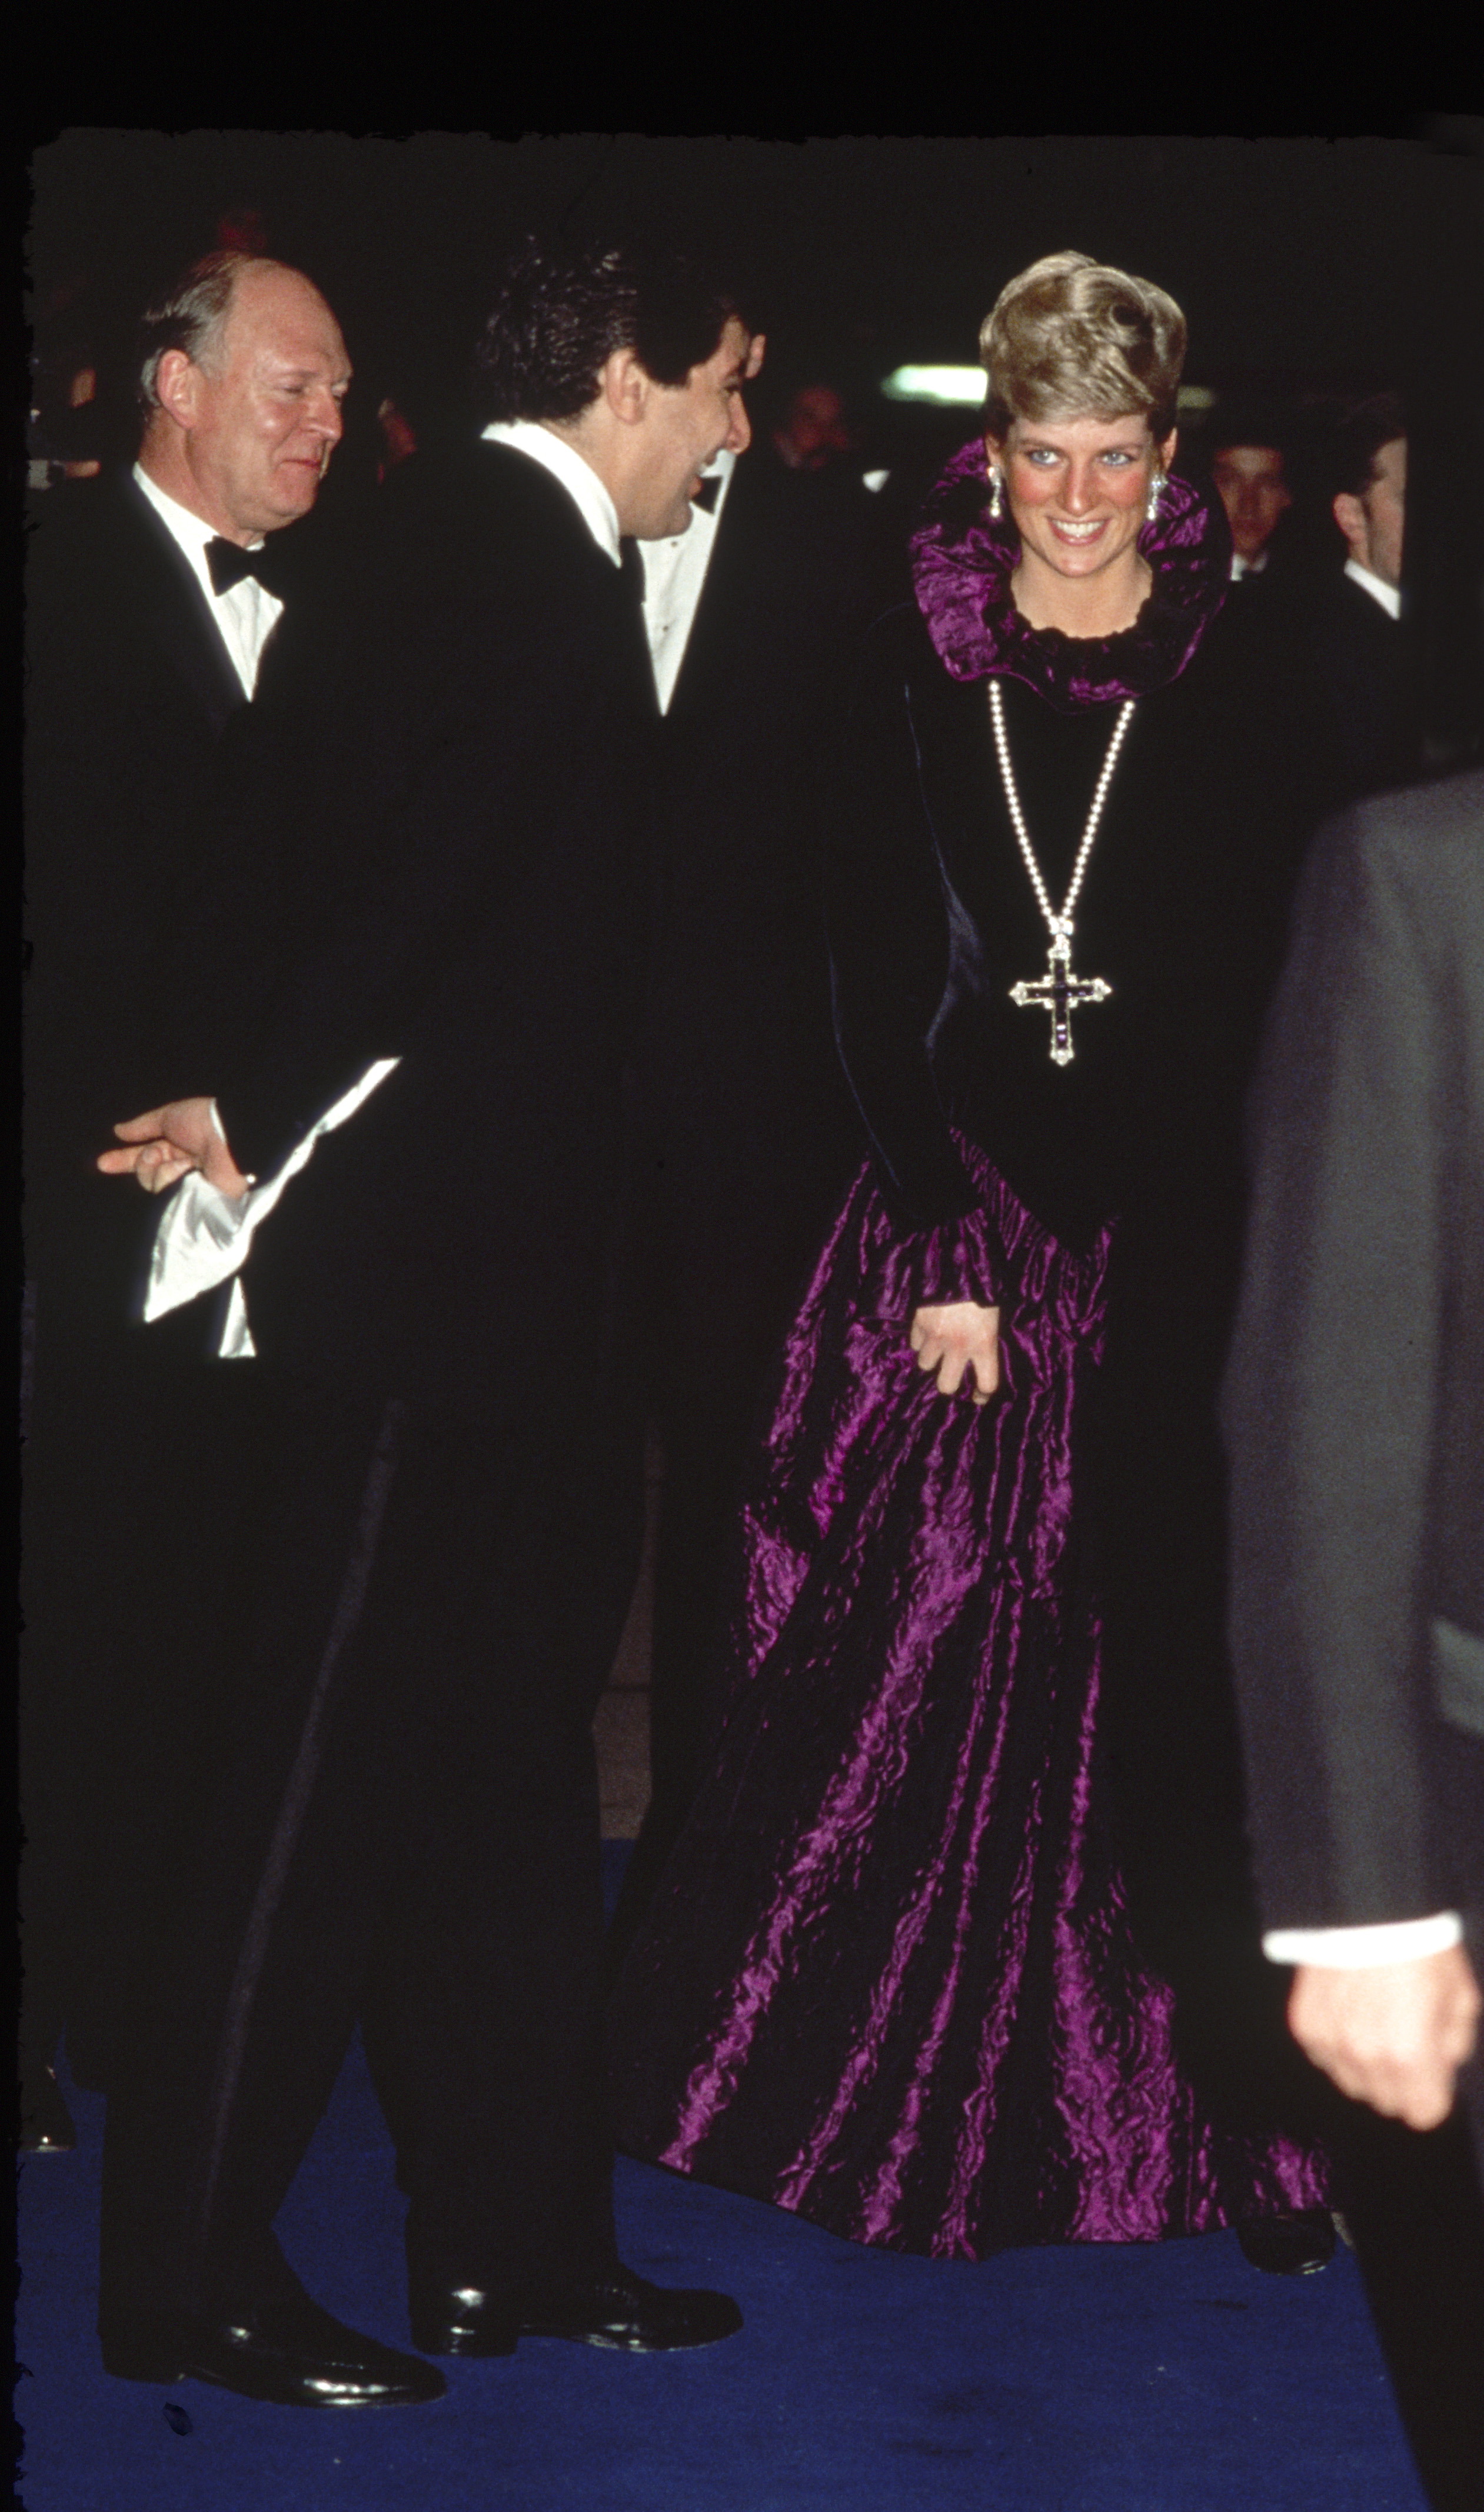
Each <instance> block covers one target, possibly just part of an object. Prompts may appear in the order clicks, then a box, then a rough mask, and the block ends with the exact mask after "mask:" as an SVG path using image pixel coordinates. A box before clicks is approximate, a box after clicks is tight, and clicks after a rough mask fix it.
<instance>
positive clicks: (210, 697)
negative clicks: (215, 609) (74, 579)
mask: <svg viewBox="0 0 1484 2512" xmlns="http://www.w3.org/2000/svg"><path fill="white" fill-rule="evenodd" d="M123 493H124V499H125V506H124V512H125V515H126V516H127V518H128V520H129V527H130V529H129V534H128V537H129V539H130V540H131V541H132V542H133V544H134V565H135V568H136V570H137V582H136V586H135V592H136V595H137V615H138V618H139V622H140V626H141V628H142V630H143V633H144V634H145V635H146V636H149V637H152V638H153V640H154V642H155V644H156V645H157V646H158V648H159V650H160V653H161V655H162V656H163V657H164V659H165V662H166V665H167V667H168V668H169V669H170V670H171V671H172V672H174V673H175V674H176V677H177V678H178V679H179V680H181V681H183V682H184V684H185V686H186V687H187V688H188V689H189V690H190V692H191V695H192V696H193V698H194V699H195V700H196V702H197V704H198V705H199V706H200V708H201V710H202V713H203V715H204V716H205V718H206V721H207V724H208V726H210V729H211V731H212V733H213V735H214V736H215V735H218V734H219V733H220V732H221V730H222V728H223V726H225V724H226V722H227V719H228V717H230V716H233V715H235V714H236V713H237V711H238V709H239V708H240V707H243V706H246V704H247V702H248V701H247V692H246V690H245V689H244V687H243V686H242V682H241V680H240V679H239V677H238V674H237V670H236V667H235V666H234V664H233V662H232V658H231V656H230V655H229V653H228V652H227V649H226V646H225V643H224V642H223V639H222V635H221V631H220V629H219V628H218V627H217V625H216V622H215V619H214V618H213V616H212V612H211V608H210V605H209V604H208V602H207V598H206V595H205V594H204V593H203V592H202V590H201V586H200V584H199V583H198V581H197V579H196V576H195V574H194V573H193V571H192V569H191V566H190V563H189V561H188V560H187V558H186V556H185V554H184V552H183V551H182V550H181V549H180V548H179V546H178V545H177V543H176V540H175V539H174V538H173V536H172V534H171V532H170V531H169V530H168V529H167V527H166V525H165V524H164V523H163V522H162V521H161V519H160V517H159V516H158V515H157V514H156V513H155V511H154V509H153V507H152V506H151V505H150V503H149V500H148V498H147V497H146V496H144V495H143V493H142V491H140V490H139V488H138V486H137V483H136V482H135V481H134V480H127V481H125V482H124V484H123Z"/></svg>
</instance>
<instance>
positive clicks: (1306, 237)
mask: <svg viewBox="0 0 1484 2512" xmlns="http://www.w3.org/2000/svg"><path fill="white" fill-rule="evenodd" d="M1434 130H1435V136H1434V137H1430V138H1428V137H1416V138H1396V137H1375V138H1366V137H1356V138H1341V139H1305V138H1286V137H1285V138H1258V139H1244V138H1234V137H1233V138H1178V137H1175V138H1169V137H1150V138H1121V137H1113V138H1108V137H1093V138H1083V137H1070V138H1028V139H1020V138H977V139H974V138H968V139H965V138H920V139H918V138H881V139H869V138H868V139H852V138H819V139H807V140H803V141H786V140H769V139H751V138H736V139H724V138H701V139H680V138H675V139H672V138H645V137H604V136H598V137H553V138H545V137H531V138H526V139H521V140H514V141H509V140H496V139H491V138H489V137H486V136H483V135H481V134H478V133H460V132H452V133H450V132H426V133H421V134H418V135H416V136H414V137H409V138H401V139H397V138H383V137H352V136H350V135H348V134H344V133H338V132H310V133H277V132H255V131H237V132H233V131H228V132H211V131H194V132H187V133H179V134H172V133H159V132H148V131H98V130H73V131H64V132H62V133H60V134H59V136H58V137H56V138H54V139H51V140H48V141H45V142H43V143H42V144H41V145H40V146H39V147H38V148H37V149H36V151H35V153H34V156H33V159H32V169H31V172H32V186H33V199H32V211H31V221H30V230H29V244H30V260H31V274H32V279H33V284H34V303H35V321H36V325H37V331H38V347H39V348H40V350H41V351H42V353H43V355H44V356H45V357H47V358H48V359H49V360H50V359H52V358H54V357H55V355H56V354H57V353H58V350H59V346H60V345H61V343H62V340H63V335H64V334H68V333H70V334H74V335H76V336H81V335H82V334H84V333H86V334H90V335H91V336H93V337H95V338H96V339H97V340H98V343H99V345H100V347H101V348H102V349H103V350H104V351H105V352H107V351H110V350H116V347H117V344H118V335H119V333H120V330H121V327H122V328H123V329H124V330H125V331H126V332H127V325H128V322H129V320H130V319H131V318H132V317H133V315H134V314H135V313H136V312H137V309H138V307H139V305H140V304H141V302H142V301H143V300H144V298H145V297H146V296H147V295H148V294H150V293H151V292H152V291H153V290H154V289H155V288H156V287H158V286H159V285H160V284H162V282H163V281H165V280H167V279H169V278H170V277H172V276H173V275H174V273H175V272H176V269H177V268H178V267H179V266H180V265H181V264H183V263H184V262H185V261H187V260H189V259H190V258H191V257H192V256H193V255H195V254H197V253H200V252H204V251H207V250H209V249H210V248H211V246H212V245H213V244H214V243H215V241H216V240H217V235H218V227H219V223H220V221H221V220H222V219H223V218H224V217H225V218H228V219H231V220H236V221H238V222H242V221H252V220H254V219H255V221H256V222H257V229H258V231H259V232H260V233H261V235H262V238H263V241H264V243H265V245H266V248H267V249H268V250H269V251H271V252H273V253H274V254H277V255H280V256H282V257H283V258H284V259H286V260H289V261H293V262H295V263H298V264H301V265H302V266H303V267H304V268H306V269H307V270H308V271H309V272H310V273H311V274H312V275H313V276H314V277H315V278H316V279H317V280H318V281H319V283H320V285H321V286H322V287H323V289H324V290H325V293H326V294H327V295H328V296H329V297H330V298H331V301H332V303H333V305H334V306H335V308H336V310H337V312H338V313H339V314H340V316H341V320H342V323H343V326H344V329H345V332H346V334H347V337H348V338H349V341H350V346H351V351H352V355H353V356H354V357H355V358H356V360H357V363H358V365H359V366H360V368H361V369H362V371H363V374H364V375H365V376H366V379H367V381H368V384H371V383H380V382H381V381H382V380H383V378H384V377H385V376H386V375H388V374H395V375H396V376H397V379H398V380H399V381H400V382H401V383H402V384H403V388H404V390H405V391H411V392H414V393H415V392H416V391H417V390H418V389H419V384H418V382H417V381H416V380H414V378H420V379H421V391H422V395H423V398H425V399H426V398H427V397H428V395H429V392H430V389H431V390H432V391H434V392H445V391H447V390H448V389H449V386H450V384H451V382H452V380H453V379H454V378H455V377H456V376H457V373H458V372H459V370H460V367H461V362H462V357H463V353H464V349H465V345H466V341H467V337H468V334H469V332H470V330H471V328H472V325H473V323H474V321H475V319H476V316H477V313H478V310H479V307H480V303H481V299H482V295H483V293H484V288H485V284H486V281H487V278H488V272H489V271H490V269H491V268H492V267H493V265H494V264H495V263H496V262H497V260H498V258H499V256H500V254H501V251H502V249H503V248H504V246H505V245H506V244H507V243H508V242H509V241H510V240H511V239H512V237H514V236H515V235H518V234H519V233H520V232H521V230H522V229H523V228H524V227H525V226H526V225H527V224H529V223H549V222H553V221H558V220H562V219H568V220H573V221H576V222H579V223H587V224H599V225H603V224H606V223H609V222H612V223H617V224H620V225H627V224H630V223H632V222H634V221H636V220H637V221H640V222H643V223H647V224H649V225H651V226H653V227H656V228H658V229H660V230H662V231H668V232H671V233H683V234H688V235H689V236H690V237H691V238H693V239H694V240H696V241H697V242H698V243H700V244H701V245H702V246H709V247H712V248H716V249H720V251H721V252H722V255H723V256H724V257H725V258H726V259H727V260H728V261H729V262H731V263H732V264H733V265H736V264H740V265H741V268H742V275H743V278H744V281H745V284H746V286H747V288H748V290H749V293H750V294H755V295H756V297H757V310H758V316H759V318H760V319H761V320H762V323H763V324H764V325H765V326H766V328H767V329H768V331H769V332H770V334H772V335H773V339H774V341H775V343H776V345H777V347H778V348H779V349H780V350H784V351H787V350H789V349H791V348H795V347H798V346H800V345H801V344H804V343H807V344H808V347H809V349H810V350H811V351H814V350H817V351H818V352H820V353H821V354H825V355H828V356H832V357H837V358H839V357H845V358H849V359H852V360H854V361H855V363H856V365H857V367H858V368H860V369H863V370H871V369H874V370H875V372H876V373H878V374H879V373H881V372H884V371H885V370H887V369H889V368H890V367H892V366H894V365H896V364H897V363H899V362H900V361H901V360H903V359H905V358H915V359H957V360H962V361H972V359H973V357H974V355H975V334H976V332H977V327H978V323H979V320H980V317H981V316H982V315H983V314H984V312H985V311H986V310H987V308H988V306H989V304H990V303H991V302H992V300H993V298H994V297H995V295H996V293H997V291H998V290H999V288H1000V287H1001V285H1002V284H1003V282H1004V281H1005V280H1006V279H1007V278H1009V277H1010V276H1011V274H1012V273H1013V272H1015V271H1016V270H1018V269H1020V268H1021V267H1022V266H1023V265H1024V264H1025V263H1026V262H1028V261H1031V260H1034V259H1035V257H1036V255H1039V254H1042V253H1046V252H1051V251H1054V250H1056V249H1058V248H1060V247H1064V246H1068V245H1074V246H1076V247H1077V248H1078V249H1079V250H1081V251H1083V252H1088V253H1092V254H1094V255H1097V256H1098V257H1099V258H1100V259H1104V260H1109V261H1113V262H1118V263H1121V264H1122V265H1124V266H1125V267H1127V268H1130V269H1133V270H1136V271H1140V272H1142V273H1144V274H1146V275H1147V276H1149V277H1151V278H1152V279H1156V280H1158V281H1159V282H1160V284H1161V285H1162V286H1164V287H1166V288H1167V289H1169V290H1170V292H1171V294H1174V295H1175V296H1176V297H1178V298H1179V300H1180V302H1181V303H1182V305H1184V307H1185V309H1186V311H1187V314H1188V315H1189V317H1190V323H1191V366H1190V371H1189V375H1190V379H1191V380H1192V381H1201V380H1204V379H1206V378H1207V377H1208V376H1217V377H1231V376H1245V375H1249V374H1253V373H1257V374H1263V375H1269V374H1270V375H1274V376H1277V377H1280V378H1283V379H1289V378H1291V379H1293V380H1295V381H1297V382H1300V383H1303V382H1307V381H1310V380H1312V381H1313V382H1316V383H1318V382H1324V383H1334V384H1342V385H1347V384H1349V383H1350V382H1352V381H1353V382H1356V383H1366V382H1369V381H1372V380H1378V379H1379V380H1391V379H1393V378H1394V377H1396V376H1397V374H1398V373H1401V372H1403V371H1404V370H1406V369H1408V368H1410V367H1414V366H1415V365H1416V363H1417V361H1418V358H1419V355H1423V356H1426V355H1428V354H1431V353H1432V352H1434V351H1435V350H1436V348H1437V347H1438V345H1439V342H1440V340H1441V339H1442V337H1443V336H1444V335H1446V334H1450V333H1451V334H1453V335H1454V338H1455V342H1456V344H1457V345H1458V346H1460V347H1462V338H1461V336H1460V335H1462V334H1466V333H1469V332H1472V331H1474V330H1476V329H1477V320H1476V318H1477V304H1476V296H1477V277H1478V270H1479V248H1480V243H1481V217H1480V199H1481V184H1480V179H1479V176H1480V159H1479V155H1478V153H1477V150H1478V130H1479V126H1475V125H1471V124H1464V123H1458V124H1455V125H1448V124H1442V123H1439V124H1436V125H1435V126H1434ZM68 345H70V344H68ZM404 368H407V369H408V370H410V373H409V374H406V375H404V374H402V373H401V372H400V371H401V370H402V369H404Z"/></svg>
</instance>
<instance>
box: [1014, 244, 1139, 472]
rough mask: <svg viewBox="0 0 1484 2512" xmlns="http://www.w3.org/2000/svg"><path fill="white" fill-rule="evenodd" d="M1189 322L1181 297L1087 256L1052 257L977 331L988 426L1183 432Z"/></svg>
mask: <svg viewBox="0 0 1484 2512" xmlns="http://www.w3.org/2000/svg"><path fill="white" fill-rule="evenodd" d="M1185 350H1186V319H1185V316H1184V315H1183V314H1182V312H1181V310H1180V308H1179V306H1178V305H1177V304H1176V302H1175V299H1174V298H1173V296H1167V295H1166V294H1165V293H1164V290H1163V289H1162V288H1156V287H1154V285H1153V283H1152V281H1151V280H1148V279H1132V278H1130V276H1129V274H1128V272H1127V271H1126V270H1113V269H1112V268H1110V266H1109V265H1108V263H1107V262H1102V261H1094V260H1093V259H1092V257H1091V255H1089V254H1085V253H1048V254H1047V255H1045V257H1044V259H1043V260H1041V261H1033V263H1032V264H1031V267H1030V269H1029V270H1023V271H1022V272H1021V273H1020V276H1019V277H1018V278H1017V279H1012V280H1011V281H1010V283H1009V285H1008V287H1006V288H1002V289H1001V290H1000V292H999V294H998V296H997V297H996V300H995V304H994V307H993V309H992V311H991V312H990V313H988V314H987V315H986V316H985V318H984V321H983V323H982V324H981V326H980V330H979V354H980V357H981V359H982V360H983V363H984V367H985V371H986V373H987V374H988V375H989V379H990V389H989V396H988V399H987V401H986V403H985V425H986V428H987V429H988V431H989V433H990V435H991V436H993V437H994V438H995V439H996V443H999V442H1002V441H1003V438H1004V436H1005V433H1006V431H1007V429H1008V427H1009V425H1010V422H1011V420H1012V419H1016V418H1022V419H1031V420H1040V421H1050V420H1059V419H1073V418H1126V417H1128V416H1130V415H1131V414H1134V413H1137V415H1138V416H1140V417H1141V418H1147V419H1148V421H1149V424H1150V428H1151V431H1152V434H1153V435H1154V436H1155V437H1163V436H1168V434H1169V432H1170V430H1171V428H1172V427H1173V426H1174V424H1175V406H1176V395H1177V393H1178V391H1179V388H1180V373H1181V369H1182V368H1183V366H1184V365H1185Z"/></svg>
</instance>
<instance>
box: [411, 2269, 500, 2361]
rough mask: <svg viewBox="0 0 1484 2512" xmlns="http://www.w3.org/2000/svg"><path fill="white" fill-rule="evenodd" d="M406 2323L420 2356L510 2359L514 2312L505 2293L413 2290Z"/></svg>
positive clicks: (460, 2288)
mask: <svg viewBox="0 0 1484 2512" xmlns="http://www.w3.org/2000/svg"><path fill="white" fill-rule="evenodd" d="M408 2317H409V2319H410V2322H411V2327H412V2344H413V2345H414V2346H420V2347H421V2349H422V2351H423V2353H424V2355H513V2354H514V2353H515V2348H516V2339H517V2338H518V2337H519V2336H520V2334H521V2314H520V2307H519V2305H518V2303H517V2301H516V2299H515V2296H514V2294H513V2292H511V2291H509V2290H508V2289H499V2288H494V2289H491V2288H488V2287H486V2286H478V2285H418V2286H416V2287H414V2289H413V2291H412V2294H411V2296H410V2306H409V2312H408Z"/></svg>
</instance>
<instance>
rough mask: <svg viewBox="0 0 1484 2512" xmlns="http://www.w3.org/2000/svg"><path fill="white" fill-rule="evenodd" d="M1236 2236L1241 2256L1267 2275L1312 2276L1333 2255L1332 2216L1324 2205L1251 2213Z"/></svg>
mask: <svg viewBox="0 0 1484 2512" xmlns="http://www.w3.org/2000/svg"><path fill="white" fill-rule="evenodd" d="M1236 2238H1237V2240H1238V2241H1239V2242H1240V2244H1241V2246H1242V2257H1244V2258H1245V2259H1247V2260H1248V2261H1249V2262H1250V2263H1251V2265H1252V2266H1253V2267H1255V2268H1261V2269H1262V2270H1263V2271H1264V2273H1265V2275H1267V2276H1315V2275H1317V2273H1318V2271H1319V2269H1320V2268H1327V2267H1328V2265H1329V2263H1330V2261H1331V2259H1332V2258H1333V2257H1334V2256H1335V2219H1334V2218H1333V2216H1332V2215H1331V2214H1330V2212H1329V2209H1328V2208H1327V2207H1295V2208H1293V2209H1291V2210H1290V2211H1289V2213H1288V2214H1286V2215H1282V2216H1254V2217H1252V2218H1250V2219H1249V2220H1248V2221H1247V2222H1246V2223H1245V2224H1238V2226H1237V2228H1236Z"/></svg>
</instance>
